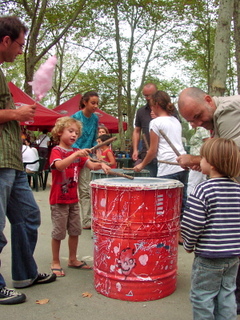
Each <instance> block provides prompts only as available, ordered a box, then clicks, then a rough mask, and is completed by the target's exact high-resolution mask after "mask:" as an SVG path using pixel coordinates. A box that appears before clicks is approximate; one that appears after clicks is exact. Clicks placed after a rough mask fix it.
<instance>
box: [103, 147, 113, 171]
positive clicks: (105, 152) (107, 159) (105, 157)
mask: <svg viewBox="0 0 240 320" xmlns="http://www.w3.org/2000/svg"><path fill="white" fill-rule="evenodd" d="M108 152H111V154H112V155H113V156H114V153H113V152H112V150H111V149H107V150H105V151H103V152H102V154H101V158H102V159H103V160H104V161H107V162H110V159H109V158H108V155H107V154H108ZM111 168H117V164H115V165H113V166H111Z"/></svg>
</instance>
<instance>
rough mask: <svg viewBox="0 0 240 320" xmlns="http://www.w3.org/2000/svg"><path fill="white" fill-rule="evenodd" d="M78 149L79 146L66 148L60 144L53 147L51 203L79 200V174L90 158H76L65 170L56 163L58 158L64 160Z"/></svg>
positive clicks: (66, 202) (51, 157) (51, 156)
mask: <svg viewBox="0 0 240 320" xmlns="http://www.w3.org/2000/svg"><path fill="white" fill-rule="evenodd" d="M77 150H78V149H77V148H72V149H70V150H66V149H63V148H61V147H59V146H56V147H54V148H53V149H52V152H51V155H50V167H51V172H52V186H51V191H50V197H49V201H50V205H54V204H56V203H65V204H68V203H75V202H78V193H77V189H78V176H79V172H80V170H81V168H83V166H84V165H85V163H86V161H87V160H88V158H85V157H82V158H80V157H79V158H77V159H75V161H74V162H72V163H71V164H70V165H69V166H68V167H67V168H66V169H65V170H63V171H59V170H57V169H56V168H55V165H54V162H55V161H56V160H63V159H65V158H67V157H69V156H70V155H71V154H72V153H74V152H76V151H77Z"/></svg>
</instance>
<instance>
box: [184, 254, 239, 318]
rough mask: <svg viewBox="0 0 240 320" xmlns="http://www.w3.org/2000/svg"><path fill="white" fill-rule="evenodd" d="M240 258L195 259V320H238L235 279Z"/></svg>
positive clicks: (193, 274) (192, 290) (193, 295)
mask: <svg viewBox="0 0 240 320" xmlns="http://www.w3.org/2000/svg"><path fill="white" fill-rule="evenodd" d="M238 264H239V258H238V257H234V258H225V259H206V258H201V257H199V256H196V257H195V259H194V262H193V267H192V287H191V295H190V297H191V302H192V305H193V319H194V320H203V319H204V320H235V319H237V305H236V299H235V292H234V291H235V288H236V276H237V270H238Z"/></svg>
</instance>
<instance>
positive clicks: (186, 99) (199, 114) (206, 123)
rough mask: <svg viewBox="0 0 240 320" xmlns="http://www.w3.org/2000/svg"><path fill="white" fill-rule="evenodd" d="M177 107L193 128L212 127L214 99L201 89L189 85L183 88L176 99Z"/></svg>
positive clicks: (214, 108) (214, 107)
mask: <svg viewBox="0 0 240 320" xmlns="http://www.w3.org/2000/svg"><path fill="white" fill-rule="evenodd" d="M178 109H179V112H180V114H181V115H182V117H183V118H185V119H186V120H187V121H188V122H190V124H191V125H192V127H193V128H196V127H204V128H206V129H208V130H210V129H213V114H214V112H215V110H216V106H215V103H214V100H213V99H212V97H211V96H209V95H208V94H207V93H206V92H204V91H203V90H201V89H199V88H196V87H190V88H186V89H184V90H183V91H182V92H181V93H180V95H179V99H178Z"/></svg>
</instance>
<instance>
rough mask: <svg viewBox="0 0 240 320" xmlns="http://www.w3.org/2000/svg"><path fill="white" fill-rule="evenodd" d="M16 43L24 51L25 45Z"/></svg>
mask: <svg viewBox="0 0 240 320" xmlns="http://www.w3.org/2000/svg"><path fill="white" fill-rule="evenodd" d="M14 42H17V44H18V45H19V47H20V48H21V50H24V44H21V43H19V42H18V41H17V40H14Z"/></svg>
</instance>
